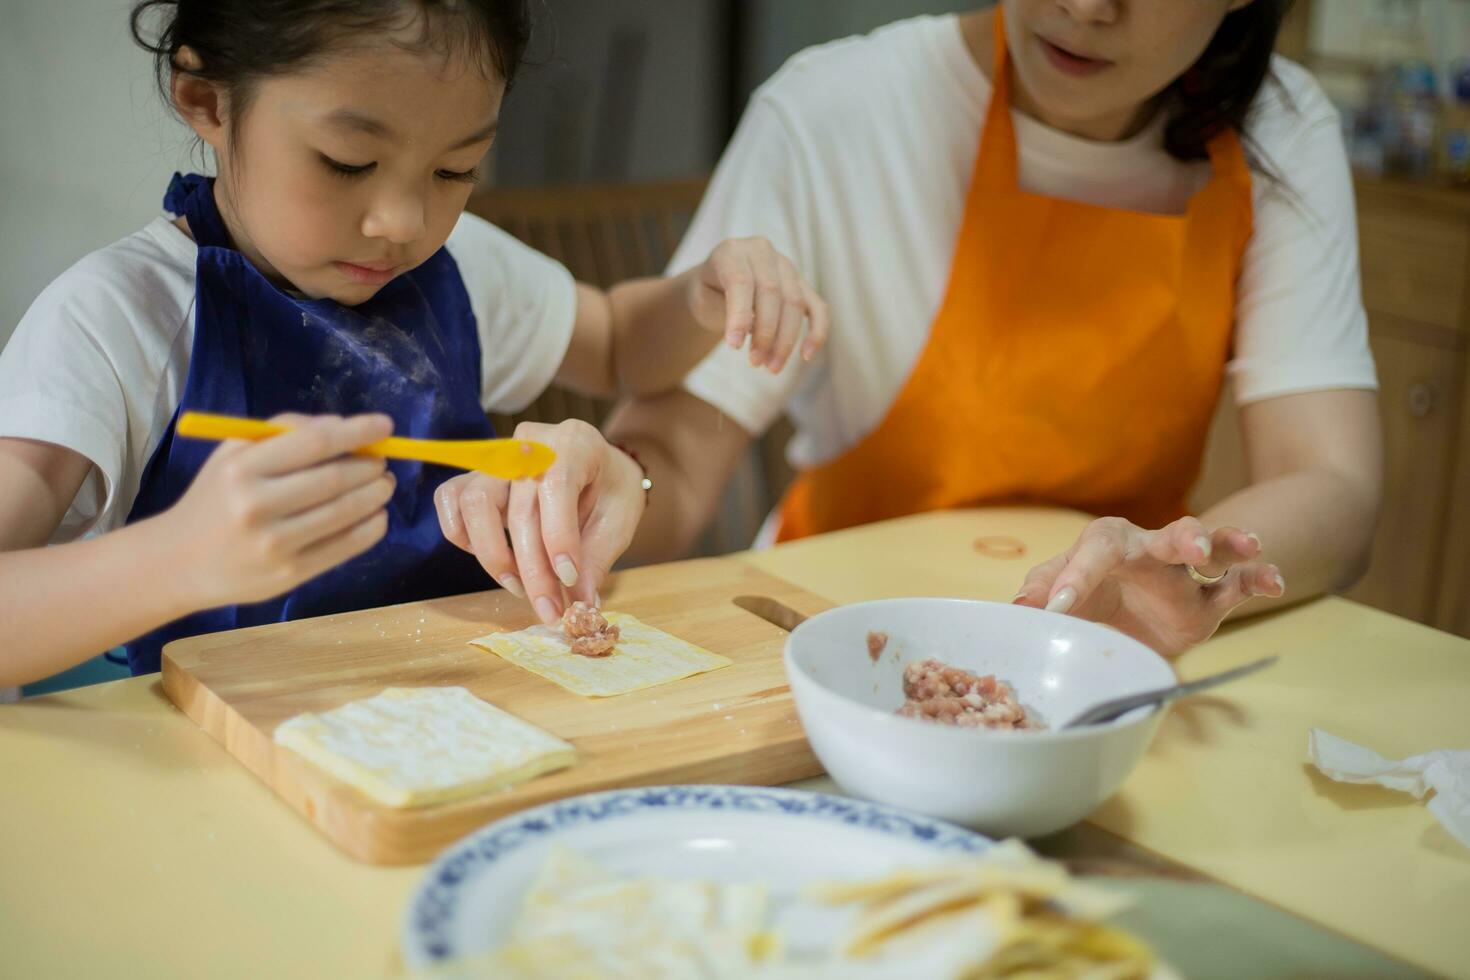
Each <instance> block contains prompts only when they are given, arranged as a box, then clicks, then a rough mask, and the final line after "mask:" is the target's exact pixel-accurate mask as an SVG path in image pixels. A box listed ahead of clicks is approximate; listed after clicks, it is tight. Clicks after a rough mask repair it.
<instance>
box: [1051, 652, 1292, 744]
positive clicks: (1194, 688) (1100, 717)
mask: <svg viewBox="0 0 1470 980" xmlns="http://www.w3.org/2000/svg"><path fill="white" fill-rule="evenodd" d="M1278 659H1280V658H1278V657H1275V656H1270V657H1265V658H1263V659H1261V660H1257V661H1255V662H1254V663H1249V664H1245V665H1244V666H1242V667H1236V668H1234V669H1232V670H1224V671H1221V672H1220V673H1218V674H1211V675H1210V676H1209V677H1201V678H1200V679H1199V680H1197V681H1190V682H1189V683H1188V684H1176V685H1174V686H1173V687H1161V688H1159V689H1158V690H1156V691H1144V692H1143V693H1142V694H1130V695H1128V696H1127V697H1124V698H1114V699H1113V700H1111V701H1104V702H1103V703H1102V704H1099V705H1097V706H1096V707H1093V708H1088V709H1087V710H1086V711H1084V712H1082V714H1080V715H1078V716H1077V717H1075V718H1073V719H1072V720H1071V721H1069V722H1067V723H1066V724H1065V725H1063V726H1062V727H1063V728H1079V727H1081V726H1083V725H1096V724H1099V723H1101V722H1104V721H1112V720H1113V719H1114V718H1116V717H1118V716H1119V715H1123V714H1127V713H1128V712H1130V711H1132V710H1133V709H1134V708H1141V707H1143V706H1144V705H1148V704H1168V703H1169V702H1170V701H1173V700H1175V699H1177V698H1182V697H1185V696H1187V695H1190V694H1194V693H1196V692H1198V691H1204V690H1207V689H1209V688H1212V687H1217V686H1219V685H1220V684H1224V683H1226V682H1228V681H1233V680H1235V679H1237V678H1240V677H1244V676H1245V675H1247V674H1254V673H1255V672H1256V671H1258V670H1264V669H1265V668H1267V667H1269V666H1271V665H1272V664H1274V663H1275V662H1276V661H1277V660H1278Z"/></svg>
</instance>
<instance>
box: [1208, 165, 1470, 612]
mask: <svg viewBox="0 0 1470 980" xmlns="http://www.w3.org/2000/svg"><path fill="white" fill-rule="evenodd" d="M1358 209H1359V218H1358V220H1359V237H1360V242H1361V249H1362V270H1363V301H1364V305H1365V306H1366V307H1367V309H1368V321H1369V329H1370V331H1371V342H1372V345H1373V354H1374V357H1375V359H1376V360H1377V363H1378V375H1379V382H1380V385H1381V391H1380V399H1379V405H1380V411H1381V414H1382V418H1383V432H1384V446H1385V460H1384V466H1385V474H1384V475H1385V487H1384V506H1383V513H1382V517H1381V520H1380V523H1379V527H1378V533H1377V537H1376V538H1375V540H1374V547H1373V564H1372V566H1371V567H1370V569H1369V571H1368V572H1367V574H1366V575H1365V576H1364V577H1363V579H1362V581H1360V582H1359V583H1358V584H1357V585H1356V586H1355V587H1354V588H1353V589H1352V590H1351V591H1349V592H1348V593H1347V594H1348V596H1349V597H1350V598H1353V599H1357V600H1359V601H1361V602H1364V603H1367V604H1368V605H1371V606H1375V607H1377V608H1379V609H1384V610H1386V611H1388V612H1392V613H1395V614H1397V615H1400V616H1407V617H1409V618H1410V619H1416V620H1418V621H1420V622H1423V623H1428V624H1430V625H1433V626H1437V627H1440V628H1441V629H1446V630H1450V631H1451V632H1457V633H1460V634H1462V635H1465V636H1470V554H1467V552H1470V393H1467V365H1470V342H1467V341H1470V290H1467V283H1470V192H1466V191H1457V190H1450V189H1441V188H1433V187H1422V186H1417V185H1408V184H1398V183H1395V182H1393V181H1380V180H1367V179H1364V180H1360V181H1359V182H1358ZM1245 482H1246V472H1245V462H1244V456H1243V454H1242V451H1241V445H1240V434H1239V431H1238V429H1237V427H1236V422H1235V411H1234V406H1233V405H1232V404H1230V399H1229V398H1228V397H1227V398H1225V399H1223V400H1222V404H1221V407H1220V410H1219V412H1218V413H1217V414H1216V418H1215V427H1214V430H1213V432H1212V434H1211V438H1210V446H1209V450H1208V454H1207V458H1206V462H1205V470H1204V473H1203V474H1202V476H1201V479H1200V482H1199V485H1198V486H1197V487H1196V489H1195V495H1194V500H1193V502H1194V504H1195V507H1196V509H1203V508H1204V507H1206V506H1208V505H1210V504H1211V503H1213V502H1215V501H1216V500H1219V499H1220V498H1221V497H1223V496H1225V495H1226V494H1228V493H1230V492H1232V491H1234V490H1235V489H1238V488H1239V487H1240V486H1243V485H1244V483H1245Z"/></svg>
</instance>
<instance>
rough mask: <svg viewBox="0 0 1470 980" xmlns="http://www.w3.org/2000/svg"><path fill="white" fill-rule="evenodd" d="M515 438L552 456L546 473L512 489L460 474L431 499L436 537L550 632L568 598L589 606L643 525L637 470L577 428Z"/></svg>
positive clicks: (533, 425)
mask: <svg viewBox="0 0 1470 980" xmlns="http://www.w3.org/2000/svg"><path fill="white" fill-rule="evenodd" d="M515 437H516V438H517V439H529V440H532V441H534V442H541V443H545V444H546V445H548V446H550V447H551V448H552V449H554V450H556V462H555V463H553V464H552V466H551V469H549V470H547V471H546V473H545V474H543V475H542V476H541V477H540V478H539V479H536V480H516V481H514V482H511V481H507V480H500V479H497V478H495V477H492V476H489V475H487V474H484V473H464V474H461V475H460V476H457V477H454V478H453V479H451V480H448V481H446V482H445V483H443V484H441V485H440V486H439V489H438V490H437V491H435V495H434V500H435V504H436V507H437V510H438V512H439V526H440V528H441V529H442V530H443V532H444V537H445V538H447V539H448V540H449V541H450V542H451V543H453V544H454V545H456V546H457V547H459V548H462V549H463V550H465V551H468V552H469V553H470V554H472V555H474V556H475V557H476V558H478V559H479V560H480V564H481V566H483V567H484V569H485V571H486V572H488V573H490V576H491V577H492V578H494V579H495V581H497V582H499V583H500V584H501V585H503V586H504V587H505V589H506V591H508V592H510V593H511V594H512V595H514V596H516V597H518V598H525V599H529V600H530V602H531V605H532V606H533V608H534V609H535V610H536V615H537V616H538V617H540V619H541V621H542V622H543V623H545V624H547V625H548V626H550V625H552V624H554V623H556V622H557V620H559V619H560V618H561V615H562V613H563V612H565V611H566V608H567V600H568V597H570V598H571V599H573V600H580V601H582V602H586V603H587V604H588V605H596V604H597V602H598V595H597V590H598V589H599V588H601V587H602V583H603V581H604V580H605V579H606V578H607V575H608V573H609V572H610V571H611V570H612V567H613V563H614V562H616V561H617V560H618V558H619V557H620V556H621V555H622V554H623V552H624V551H626V550H627V548H628V544H629V542H631V541H632V540H633V532H634V531H636V530H637V528H638V521H639V519H640V518H641V517H642V516H643V508H644V505H645V497H646V494H645V492H644V490H643V470H642V468H641V467H639V465H638V464H637V463H636V462H634V460H633V459H632V457H630V456H629V455H628V454H627V453H625V452H623V451H622V450H621V449H618V448H617V447H615V446H611V445H609V444H608V442H607V440H605V439H604V438H603V437H602V433H600V432H598V431H597V429H595V428H593V427H592V426H591V425H588V424H587V423H586V422H581V421H578V420H576V419H568V420H567V421H565V422H562V423H560V424H557V425H547V424H544V423H540V422H522V423H521V424H520V425H518V426H516V431H515Z"/></svg>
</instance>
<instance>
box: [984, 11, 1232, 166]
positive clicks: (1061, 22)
mask: <svg viewBox="0 0 1470 980" xmlns="http://www.w3.org/2000/svg"><path fill="white" fill-rule="evenodd" d="M1250 2H1251V0H1003V4H1004V7H1005V25H1006V44H1007V47H1008V48H1009V50H1010V55H1011V61H1012V64H1013V65H1014V66H1015V71H1016V76H1017V79H1018V81H1019V83H1020V84H1019V85H1017V87H1016V93H1015V98H1016V103H1017V108H1019V109H1021V110H1022V111H1024V112H1026V113H1027V114H1029V115H1032V116H1035V117H1037V118H1038V119H1040V120H1041V121H1042V122H1045V123H1047V124H1048V125H1051V126H1053V127H1055V128H1057V129H1062V130H1065V131H1067V132H1071V133H1075V134H1077V135H1079V136H1084V137H1088V138H1090V139H1096V140H1117V139H1121V138H1123V137H1125V136H1127V135H1129V133H1130V132H1131V131H1133V130H1134V129H1136V128H1137V127H1138V126H1139V125H1140V124H1141V123H1142V122H1143V121H1144V120H1146V119H1147V117H1148V115H1149V110H1150V106H1151V104H1152V100H1153V99H1154V97H1155V96H1157V95H1158V94H1159V93H1160V92H1162V91H1163V90H1164V89H1166V88H1168V87H1169V86H1170V85H1171V84H1172V83H1173V82H1174V81H1175V80H1176V79H1178V78H1179V77H1180V76H1181V75H1183V74H1184V72H1185V71H1187V70H1188V69H1189V67H1190V66H1191V65H1193V64H1194V63H1195V61H1197V60H1198V59H1199V56H1200V55H1201V54H1203V53H1204V50H1205V48H1206V47H1207V46H1208V45H1209V43H1210V39H1211V38H1212V37H1214V35H1215V31H1216V29H1218V28H1219V26H1220V22H1221V21H1223V20H1224V19H1225V15H1226V14H1227V13H1229V12H1230V11H1232V10H1236V9H1238V8H1241V7H1244V6H1246V5H1248V4H1249V3H1250Z"/></svg>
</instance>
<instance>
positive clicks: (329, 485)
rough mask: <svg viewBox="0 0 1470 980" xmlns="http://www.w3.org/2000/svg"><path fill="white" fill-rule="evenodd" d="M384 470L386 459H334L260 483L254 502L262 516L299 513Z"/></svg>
mask: <svg viewBox="0 0 1470 980" xmlns="http://www.w3.org/2000/svg"><path fill="white" fill-rule="evenodd" d="M387 469H388V463H387V460H383V459H376V458H373V457H371V456H352V457H348V458H346V459H338V460H334V461H333V462H330V463H322V464H320V465H319V466H313V467H311V468H310V469H306V470H298V471H296V472H295V473H287V474H286V475H285V476H276V477H267V478H266V479H265V480H263V481H261V482H260V484H259V486H260V492H259V495H258V496H257V498H256V499H257V501H258V503H259V506H260V507H261V509H262V511H264V512H266V513H270V514H273V515H276V516H280V517H287V516H290V515H293V514H302V513H305V512H306V511H308V510H311V509H312V508H314V507H319V506H321V505H322V504H325V503H327V502H329V501H332V500H335V499H337V498H338V497H340V496H342V495H343V494H346V493H349V492H350V491H352V490H356V489H357V488H358V487H362V486H366V485H367V484H369V483H371V482H373V481H374V480H376V479H379V478H380V477H382V475H383V474H384V473H385V472H387Z"/></svg>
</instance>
